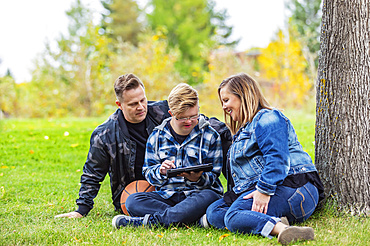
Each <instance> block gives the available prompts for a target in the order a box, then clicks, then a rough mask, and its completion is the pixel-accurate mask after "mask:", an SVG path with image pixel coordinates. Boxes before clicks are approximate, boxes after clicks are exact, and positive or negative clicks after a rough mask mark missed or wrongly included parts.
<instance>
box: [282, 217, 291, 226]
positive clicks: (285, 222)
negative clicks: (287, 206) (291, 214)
mask: <svg viewBox="0 0 370 246" xmlns="http://www.w3.org/2000/svg"><path fill="white" fill-rule="evenodd" d="M280 222H281V223H283V224H284V225H287V226H290V225H289V220H288V218H287V217H285V216H284V217H281V218H280Z"/></svg>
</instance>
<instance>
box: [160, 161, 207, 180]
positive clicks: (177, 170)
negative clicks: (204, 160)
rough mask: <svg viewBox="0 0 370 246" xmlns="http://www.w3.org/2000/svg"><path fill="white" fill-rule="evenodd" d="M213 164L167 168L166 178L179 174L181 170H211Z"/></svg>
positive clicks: (188, 171)
mask: <svg viewBox="0 0 370 246" xmlns="http://www.w3.org/2000/svg"><path fill="white" fill-rule="evenodd" d="M212 169H213V164H212V163H210V164H204V165H197V166H191V167H181V168H174V169H168V170H167V172H166V176H167V178H172V177H176V176H177V175H178V174H181V173H183V172H187V173H190V172H191V171H193V172H200V171H203V172H209V171H212Z"/></svg>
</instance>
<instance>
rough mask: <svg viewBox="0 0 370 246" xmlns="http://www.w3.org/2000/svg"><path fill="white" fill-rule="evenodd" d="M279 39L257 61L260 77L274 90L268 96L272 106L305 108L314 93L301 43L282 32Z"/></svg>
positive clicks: (271, 43)
mask: <svg viewBox="0 0 370 246" xmlns="http://www.w3.org/2000/svg"><path fill="white" fill-rule="evenodd" d="M276 36H277V37H276V38H275V40H273V41H271V42H270V44H269V45H268V46H267V47H266V48H263V49H261V55H260V56H259V57H258V58H257V60H258V63H259V66H260V73H261V75H260V76H261V78H262V79H264V80H267V81H268V84H269V86H270V87H271V90H270V91H269V92H268V93H266V94H267V95H268V98H269V101H270V103H272V104H273V105H279V106H280V107H281V106H284V107H287V106H291V107H297V106H298V107H299V106H302V105H303V104H304V103H306V102H307V100H308V99H309V95H310V93H311V92H312V91H313V81H310V80H309V78H308V76H307V74H306V67H307V61H306V59H305V57H304V56H303V53H302V47H301V44H300V42H298V41H297V40H296V39H294V37H292V36H290V37H289V38H286V37H285V36H284V34H283V32H282V30H279V32H278V33H277V35H276Z"/></svg>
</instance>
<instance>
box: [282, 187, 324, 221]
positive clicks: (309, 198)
mask: <svg viewBox="0 0 370 246" xmlns="http://www.w3.org/2000/svg"><path fill="white" fill-rule="evenodd" d="M309 186H313V185H312V184H310V183H307V184H306V185H304V186H302V187H299V188H297V189H296V191H295V192H294V194H293V195H292V196H291V197H290V198H289V199H288V203H289V207H290V212H291V214H292V215H293V216H294V218H295V219H296V221H297V222H303V221H305V220H306V219H308V217H310V215H311V214H312V213H313V211H314V210H315V208H316V206H317V200H318V192H317V189H313V190H309V189H308V187H309Z"/></svg>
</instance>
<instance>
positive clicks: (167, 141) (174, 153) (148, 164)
mask: <svg viewBox="0 0 370 246" xmlns="http://www.w3.org/2000/svg"><path fill="white" fill-rule="evenodd" d="M169 120H171V118H167V119H166V120H164V121H163V123H162V124H161V125H159V126H157V127H156V128H155V129H154V130H153V132H152V134H151V135H150V136H149V138H148V142H147V144H146V153H145V162H144V166H143V175H144V176H145V178H146V180H147V181H148V182H149V183H150V184H152V185H153V186H155V188H156V191H155V192H158V193H159V194H160V195H161V196H162V197H163V198H165V199H168V198H170V197H171V196H172V195H173V194H174V193H176V192H184V194H185V195H186V196H188V195H189V194H191V193H192V192H195V191H197V190H201V189H212V190H214V191H216V192H217V193H219V194H220V195H222V193H223V188H222V185H221V182H220V180H219V179H218V177H219V176H220V173H221V169H222V146H221V138H220V135H219V134H218V133H217V131H216V130H215V129H213V128H212V127H211V126H210V125H209V122H208V121H207V120H206V119H205V118H204V117H203V116H202V115H201V116H200V118H199V122H198V125H197V126H195V127H194V129H193V130H192V131H191V132H190V134H189V135H188V137H187V138H186V139H185V140H184V142H183V143H182V144H179V143H177V142H176V140H175V139H174V137H173V136H172V135H171V133H170V129H169V128H168V127H167V126H166V124H167V122H168V121H169ZM165 160H171V161H172V160H174V161H175V165H176V167H178V168H180V167H189V166H196V165H201V164H208V163H213V170H212V171H210V172H203V174H202V176H201V177H200V179H199V180H198V181H197V182H191V181H190V180H187V179H185V178H184V177H173V178H169V179H168V178H167V177H166V176H165V175H162V174H161V173H160V172H159V168H160V166H161V164H162V162H163V161H165Z"/></svg>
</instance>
